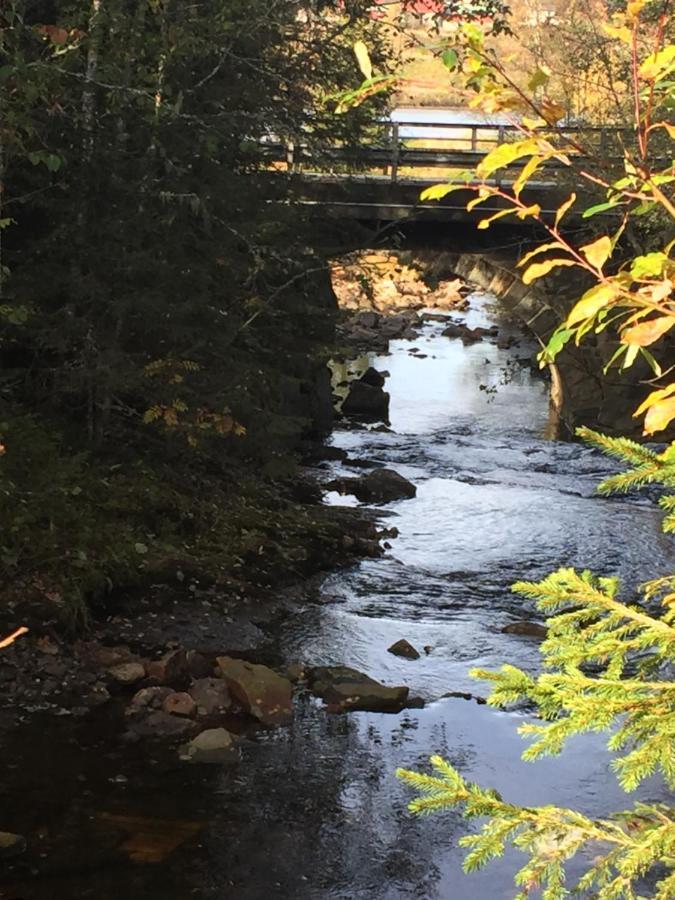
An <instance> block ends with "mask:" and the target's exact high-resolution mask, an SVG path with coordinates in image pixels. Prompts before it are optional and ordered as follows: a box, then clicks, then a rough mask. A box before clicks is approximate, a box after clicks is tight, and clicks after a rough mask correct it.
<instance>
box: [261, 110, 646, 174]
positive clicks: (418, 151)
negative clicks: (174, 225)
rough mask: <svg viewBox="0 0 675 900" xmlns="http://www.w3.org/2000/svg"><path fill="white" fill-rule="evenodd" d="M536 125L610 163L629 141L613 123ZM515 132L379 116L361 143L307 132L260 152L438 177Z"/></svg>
mask: <svg viewBox="0 0 675 900" xmlns="http://www.w3.org/2000/svg"><path fill="white" fill-rule="evenodd" d="M541 131H542V133H546V135H547V137H548V138H549V139H550V140H552V141H553V142H554V144H555V145H556V146H559V147H560V149H561V150H564V151H565V152H571V153H574V154H576V155H584V154H585V153H588V154H593V155H598V156H600V157H601V158H602V159H603V160H604V161H605V162H606V163H608V164H610V165H611V164H612V163H614V162H616V163H619V162H621V161H622V159H623V153H622V147H623V145H624V143H626V142H629V141H630V130H629V129H626V128H621V127H614V126H612V127H606V126H602V127H601V126H569V127H568V126H563V127H559V128H558V129H556V130H553V131H552V129H551V128H543V129H541ZM520 135H522V131H521V130H520V129H519V128H518V127H517V126H516V125H508V124H501V123H489V122H488V123H479V122H452V123H451V122H418V121H414V120H410V121H407V120H400V121H395V122H394V121H384V122H381V123H379V126H378V128H377V132H376V133H375V134H374V135H373V138H372V143H370V144H367V145H365V144H361V145H359V146H358V147H353V146H344V145H338V144H334V145H331V146H325V145H320V146H318V145H317V144H315V143H314V142H313V141H312V139H311V134H307V135H303V136H302V137H301V138H300V139H295V140H275V139H272V140H268V141H265V143H263V144H261V152H262V155H263V157H264V158H265V159H266V160H267V161H268V162H269V163H270V165H272V166H274V167H275V168H280V167H281V168H283V169H285V170H286V171H288V172H291V173H294V174H301V173H311V172H317V173H319V172H323V173H326V172H327V173H332V174H335V175H344V176H347V175H349V174H350V173H351V174H352V175H353V174H355V173H361V175H365V176H366V177H372V178H378V180H381V179H382V178H387V179H388V180H390V181H391V182H392V183H396V182H397V181H398V180H399V179H400V178H408V177H413V178H419V177H424V176H425V175H427V176H429V177H438V176H437V175H435V172H434V170H436V169H439V168H445V169H459V170H460V171H463V170H466V169H471V168H473V167H474V166H475V165H476V164H477V163H478V162H479V161H480V160H481V159H482V158H483V157H484V156H485V155H486V154H487V153H488V152H489V151H490V150H491V149H493V148H494V147H496V146H499V145H500V144H503V143H505V142H508V141H512V140H515V139H517V138H518V136H520ZM551 135H553V136H551ZM522 165H523V162H522V161H516V162H514V163H512V164H510V165H509V166H508V167H507V168H508V169H510V170H517V169H520V168H522ZM564 168H566V167H565V165H564V164H563V163H561V162H560V161H558V160H555V159H553V160H549V161H548V162H547V163H545V164H544V166H542V169H544V170H546V173H547V176H550V177H552V178H554V179H555V170H561V169H564ZM425 170H431V171H429V172H425ZM376 173H377V174H376ZM514 175H515V172H514Z"/></svg>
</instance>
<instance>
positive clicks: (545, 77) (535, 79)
mask: <svg viewBox="0 0 675 900" xmlns="http://www.w3.org/2000/svg"><path fill="white" fill-rule="evenodd" d="M550 77H551V72H550V70H549V69H547V68H541V69H537V70H536V72H534V73H533V74H532V76H531V78H530V80H529V81H528V82H527V86H528V87H529V89H530V90H531V91H536V90H537V88H539V87H543V86H544V85H545V84H548V82H549V79H550Z"/></svg>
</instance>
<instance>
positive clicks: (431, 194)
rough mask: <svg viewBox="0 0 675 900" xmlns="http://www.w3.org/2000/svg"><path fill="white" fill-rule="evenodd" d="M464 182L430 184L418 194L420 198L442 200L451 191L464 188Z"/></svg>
mask: <svg viewBox="0 0 675 900" xmlns="http://www.w3.org/2000/svg"><path fill="white" fill-rule="evenodd" d="M465 189H466V185H465V184H432V185H431V187H428V188H425V189H424V190H423V191H422V193H421V194H420V200H442V199H443V197H445V196H447V195H448V194H451V193H452V192H453V191H461V190H465Z"/></svg>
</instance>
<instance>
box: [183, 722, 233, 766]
mask: <svg viewBox="0 0 675 900" xmlns="http://www.w3.org/2000/svg"><path fill="white" fill-rule="evenodd" d="M179 756H180V759H181V760H183V762H187V763H195V764H199V763H202V764H208V765H221V766H222V765H228V764H231V763H234V762H237V760H238V758H239V753H238V750H237V746H236V744H235V740H234V737H233V736H232V735H231V734H230V732H229V731H227V730H226V729H225V728H209V729H207V730H206V731H202V733H201V734H198V735H197V737H196V738H194V739H193V740H192V741H190V743H189V744H184V745H183V746H182V747H181V748H180V751H179Z"/></svg>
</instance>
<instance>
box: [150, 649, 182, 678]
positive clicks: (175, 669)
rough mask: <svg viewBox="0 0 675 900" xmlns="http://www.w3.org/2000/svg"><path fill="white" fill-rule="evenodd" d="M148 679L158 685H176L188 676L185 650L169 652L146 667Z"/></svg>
mask: <svg viewBox="0 0 675 900" xmlns="http://www.w3.org/2000/svg"><path fill="white" fill-rule="evenodd" d="M147 669H148V677H149V678H151V679H152V680H153V681H155V682H157V683H158V684H170V685H176V684H178V683H180V682H181V681H183V680H184V679H185V678H186V677H188V676H189V672H190V669H189V663H188V658H187V654H186V652H185V650H181V649H178V650H171V651H170V652H169V653H165V654H164V656H162V657H161V658H160V659H156V660H152V661H151V662H149V663H148V665H147Z"/></svg>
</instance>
